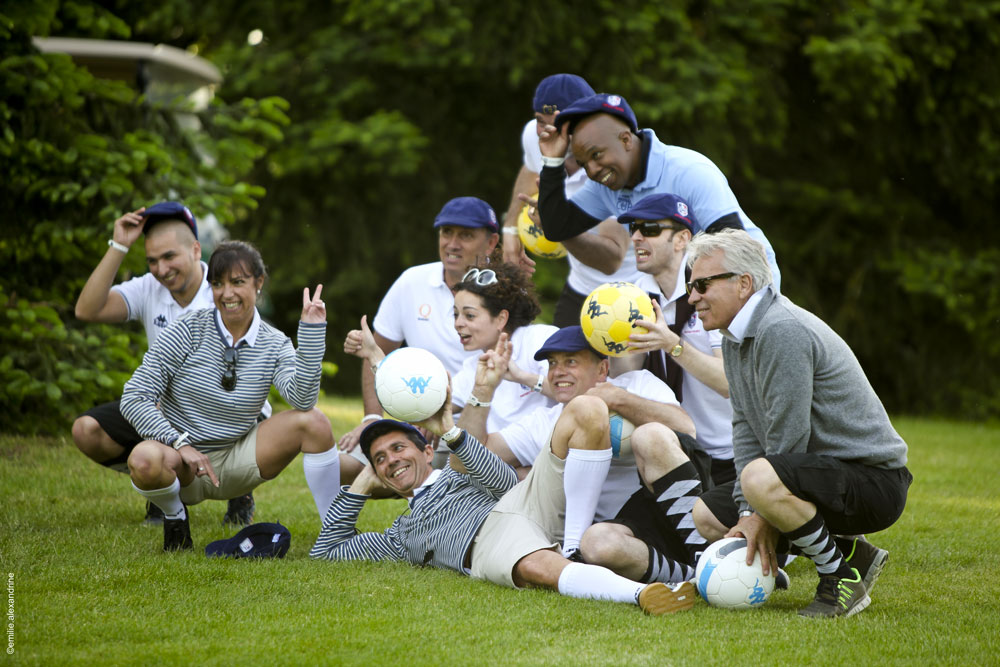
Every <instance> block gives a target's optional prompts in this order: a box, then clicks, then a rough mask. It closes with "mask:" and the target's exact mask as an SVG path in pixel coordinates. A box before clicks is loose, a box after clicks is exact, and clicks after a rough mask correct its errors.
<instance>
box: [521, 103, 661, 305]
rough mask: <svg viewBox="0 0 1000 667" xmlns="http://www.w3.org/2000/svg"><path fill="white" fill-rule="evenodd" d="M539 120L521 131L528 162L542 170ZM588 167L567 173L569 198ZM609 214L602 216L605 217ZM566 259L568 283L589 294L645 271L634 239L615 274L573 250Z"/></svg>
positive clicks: (580, 184)
mask: <svg viewBox="0 0 1000 667" xmlns="http://www.w3.org/2000/svg"><path fill="white" fill-rule="evenodd" d="M536 125H537V121H535V120H530V121H528V124H527V125H525V126H524V130H523V131H522V132H521V149H522V150H523V152H524V166H525V167H526V168H527V169H529V170H531V171H533V172H535V173H536V174H537V173H539V172H541V170H542V150H541V149H540V148H539V147H538V134H537V133H536V131H535V127H536ZM587 180H588V178H587V171H586V170H585V169H577V170H576V172H574V173H573V175H572V176H567V177H566V186H565V187H566V198H567V199H571V198H572V197H573V195H574V194H576V192H577V191H578V190H579V189H580V188H582V187H583V186H584V184H585V183H586V182H587ZM606 217H608V216H604V217H602V218H601V220H603V219H604V218H606ZM587 233H588V234H596V233H597V230H596V229H593V228H592V229H589V230H587ZM566 260H567V261H568V262H569V275H568V276H566V283H567V284H568V285H569V286H570V289H572V290H573V291H574V292H576V293H577V294H583V295H587V294H590V293H591V292H592V291H594V289H595V288H597V286H598V285H603V284H604V283H608V282H612V281H616V280H623V281H626V282H630V283H640V282H641V281H643V274H642V273H640V272H639V270H638V269H637V268H636V265H635V248H634V247H633V246H632V244H631V243H629V244H628V249H627V250H626V252H625V259H624V260H623V261H622V265H621V267H620V268H619V269H618V270H617V271H615V272H614V273H612V274H610V275H609V274H607V273H601V272H600V271H598V270H597V269H595V268H593V267H590V266H587V265H586V264H584V263H583V262H581V261H580V260H578V259H577V258H576V257H574V256H573V254H572V253H569V252H567V253H566Z"/></svg>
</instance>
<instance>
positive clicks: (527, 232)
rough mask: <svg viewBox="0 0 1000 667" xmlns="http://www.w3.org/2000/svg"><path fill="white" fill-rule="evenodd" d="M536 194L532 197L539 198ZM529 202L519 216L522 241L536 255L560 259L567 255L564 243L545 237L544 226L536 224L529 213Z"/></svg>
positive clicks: (518, 221)
mask: <svg viewBox="0 0 1000 667" xmlns="http://www.w3.org/2000/svg"><path fill="white" fill-rule="evenodd" d="M537 197H538V195H537V194H535V195H534V196H533V197H532V198H533V199H537ZM529 208H531V207H529V206H528V205H527V204H525V205H524V206H523V207H521V213H520V215H518V216H517V235H518V236H519V237H520V238H521V243H522V244H523V245H524V247H525V248H526V249H527V250H528V252H530V253H531V254H532V255H534V256H535V257H542V258H545V259H559V258H560V257H565V256H566V248H565V247H563V244H562V243H556V242H553V241H550V240H548V239H547V238H545V233H544V232H543V231H542V226H541V225H539V224H536V223H535V221H534V220H532V219H531V216H529V215H528V209H529Z"/></svg>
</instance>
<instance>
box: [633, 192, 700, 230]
mask: <svg viewBox="0 0 1000 667" xmlns="http://www.w3.org/2000/svg"><path fill="white" fill-rule="evenodd" d="M667 219H670V220H674V221H675V222H679V223H681V224H682V225H684V227H685V228H686V229H687V230H688V231H689V232H691V233H692V234H693V233H694V228H695V227H697V226H698V221H697V220H696V219H695V217H694V211H692V210H691V207H690V206H688V203H687V202H686V201H684V199H683V198H681V197H678V196H677V195H650V196H649V197H644V198H643V199H641V200H640V201H639V203H638V204H636V205H635V206H633V207H632V208H630V209H629V210H627V211H625V213H623V214H622V215H619V216H618V222H620V223H622V224H628V223H630V222H632V221H633V220H667Z"/></svg>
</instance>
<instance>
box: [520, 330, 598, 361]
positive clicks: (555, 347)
mask: <svg viewBox="0 0 1000 667" xmlns="http://www.w3.org/2000/svg"><path fill="white" fill-rule="evenodd" d="M580 350H590V351H591V352H593V353H594V354H596V355H597V356H599V357H600V358H601V359H607V358H608V355H606V354H601V353H600V352H598V351H597V350H595V349H594V348H593V347H592V346H591V345H590V343H588V342H587V338H586V337H585V336H584V335H583V329H581V328H580V325H576V326H572V327H563V328H562V329H560V330H559V331H557V332H555V333H554V334H552V335H551V336H549V337H548V339H547V340H546V341H545V344H544V345H542V346H541V347H540V348H538V352H535V361H543V360H545V359H548V357H549V355H550V354H552V353H553V352H579V351H580Z"/></svg>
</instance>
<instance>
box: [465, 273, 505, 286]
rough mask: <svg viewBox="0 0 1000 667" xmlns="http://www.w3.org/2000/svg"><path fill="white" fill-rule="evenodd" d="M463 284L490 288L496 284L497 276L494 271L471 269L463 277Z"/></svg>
mask: <svg viewBox="0 0 1000 667" xmlns="http://www.w3.org/2000/svg"><path fill="white" fill-rule="evenodd" d="M462 282H463V283H465V282H474V283H476V284H477V285H479V286H480V287H489V286H490V285H495V284H496V282H497V274H496V271H494V270H493V269H469V270H468V271H467V272H466V274H465V275H464V276H462Z"/></svg>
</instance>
